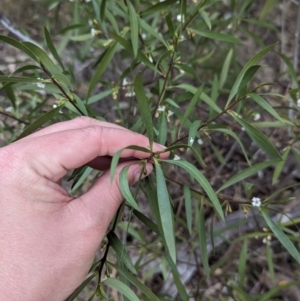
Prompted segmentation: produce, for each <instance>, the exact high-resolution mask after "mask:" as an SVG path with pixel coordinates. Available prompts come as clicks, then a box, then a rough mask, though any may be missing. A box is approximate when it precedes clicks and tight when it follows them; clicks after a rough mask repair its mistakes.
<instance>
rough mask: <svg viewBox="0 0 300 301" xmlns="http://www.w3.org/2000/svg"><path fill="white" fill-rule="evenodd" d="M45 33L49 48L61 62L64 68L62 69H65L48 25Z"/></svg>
mask: <svg viewBox="0 0 300 301" xmlns="http://www.w3.org/2000/svg"><path fill="white" fill-rule="evenodd" d="M44 34H45V38H46V42H47V46H48V48H49V50H50V51H51V53H52V55H53V57H54V58H55V59H56V61H57V62H58V63H59V65H60V67H61V68H62V70H65V68H64V65H63V63H62V61H61V59H60V57H59V55H58V53H57V50H56V48H55V46H54V44H53V42H52V39H51V36H50V33H49V31H48V29H47V27H44Z"/></svg>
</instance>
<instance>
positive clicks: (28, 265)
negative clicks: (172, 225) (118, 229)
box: [0, 118, 169, 301]
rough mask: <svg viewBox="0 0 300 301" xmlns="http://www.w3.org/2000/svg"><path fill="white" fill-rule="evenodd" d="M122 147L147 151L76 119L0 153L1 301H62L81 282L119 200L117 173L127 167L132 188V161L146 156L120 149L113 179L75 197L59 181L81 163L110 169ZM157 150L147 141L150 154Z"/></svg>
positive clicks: (103, 126) (104, 126)
mask: <svg viewBox="0 0 300 301" xmlns="http://www.w3.org/2000/svg"><path fill="white" fill-rule="evenodd" d="M128 145H138V146H141V147H144V148H148V147H149V140H148V138H147V137H145V136H143V135H140V134H137V133H133V132H131V131H129V130H127V129H124V128H122V127H119V126H115V125H112V124H109V123H102V122H100V123H99V122H98V121H96V122H95V121H91V120H90V119H89V118H82V119H75V120H73V121H67V122H62V123H59V124H56V125H53V126H51V127H48V128H45V129H43V130H41V131H39V132H36V133H34V134H32V135H29V136H28V137H26V138H24V139H21V140H19V141H17V142H15V143H12V144H11V145H9V146H6V147H3V148H0V170H1V172H0V185H1V187H0V245H1V252H0V266H1V269H0V300H10V301H19V300H23V301H32V300H39V301H49V300H51V301H61V300H65V299H66V298H67V297H68V296H69V295H70V294H71V293H72V291H74V290H75V289H76V287H78V286H79V285H80V284H81V283H82V281H84V279H85V278H86V275H87V273H88V271H89V268H90V266H91V264H92V262H93V258H94V256H95V252H96V250H97V248H98V246H99V244H100V242H101V240H102V239H103V237H104V236H105V234H106V231H107V228H108V226H109V224H110V222H111V220H112V218H113V217H114V215H115V213H116V211H117V209H118V208H119V206H120V204H121V203H122V201H123V196H122V194H121V192H120V188H119V174H120V172H121V170H122V168H124V167H125V166H127V165H130V168H129V170H128V175H127V176H128V181H129V185H132V184H133V183H134V182H136V180H137V179H138V178H139V176H140V175H141V171H142V170H141V168H142V166H141V165H140V164H139V163H137V161H138V162H139V161H140V160H132V159H134V158H139V159H140V158H148V157H149V155H150V154H149V153H146V152H141V151H136V150H131V149H126V150H124V151H123V152H122V154H121V159H120V163H119V164H118V166H117V169H116V173H115V177H114V178H113V181H112V182H111V180H110V172H109V170H107V171H105V172H104V173H103V175H102V176H101V177H100V178H99V179H97V181H96V182H95V183H94V185H93V186H92V187H91V188H90V190H89V191H87V192H86V193H85V194H83V195H81V196H79V197H77V198H73V197H71V196H70V195H69V194H68V192H67V191H66V190H65V189H64V188H63V187H61V185H60V184H59V183H60V182H59V180H60V179H61V177H62V176H64V175H65V174H66V172H67V171H68V170H69V169H74V168H77V167H81V166H83V165H85V164H90V165H91V166H94V167H101V168H103V169H107V168H109V166H110V160H111V157H112V156H113V155H114V154H115V153H116V152H117V151H119V150H120V149H123V148H125V147H127V146H128ZM162 149H163V148H162V147H161V146H159V145H157V144H153V151H154V152H156V151H161V150H162ZM168 155H169V153H168V152H165V153H163V154H161V155H160V156H161V158H162V159H163V158H167V157H168ZM128 160H129V161H128ZM122 161H125V162H122ZM146 169H147V174H149V173H150V172H151V171H152V169H153V166H152V164H151V163H147V164H146ZM142 176H144V174H142Z"/></svg>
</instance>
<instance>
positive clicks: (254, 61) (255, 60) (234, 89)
mask: <svg viewBox="0 0 300 301" xmlns="http://www.w3.org/2000/svg"><path fill="white" fill-rule="evenodd" d="M274 47H275V44H274V45H271V46H268V47H266V48H264V49H263V50H262V51H260V52H259V53H258V54H256V55H255V56H254V57H253V58H252V59H250V61H248V62H247V64H246V65H245V66H244V68H243V69H242V71H241V72H240V74H239V75H238V77H237V79H236V80H235V83H234V85H233V87H232V89H231V91H230V94H229V97H228V100H227V104H226V107H228V106H229V104H230V102H231V100H232V99H233V98H234V96H235V95H236V94H237V92H238V91H239V88H240V85H241V82H242V80H243V78H244V75H245V74H246V72H247V70H248V69H249V68H251V67H252V66H254V65H256V64H257V63H258V62H259V60H260V59H261V58H262V57H263V56H265V55H266V54H267V53H268V52H269V51H271V50H272V49H273V48H274Z"/></svg>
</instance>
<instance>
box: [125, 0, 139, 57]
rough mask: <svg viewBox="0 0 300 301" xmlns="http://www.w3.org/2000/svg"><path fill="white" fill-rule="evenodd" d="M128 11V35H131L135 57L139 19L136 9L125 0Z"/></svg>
mask: <svg viewBox="0 0 300 301" xmlns="http://www.w3.org/2000/svg"><path fill="white" fill-rule="evenodd" d="M126 3H127V6H128V11H129V22H130V35H131V43H132V49H133V54H134V57H135V58H136V56H137V53H138V46H139V20H138V17H137V14H136V11H135V9H134V7H133V5H132V4H131V2H130V1H129V0H128V1H127V2H126Z"/></svg>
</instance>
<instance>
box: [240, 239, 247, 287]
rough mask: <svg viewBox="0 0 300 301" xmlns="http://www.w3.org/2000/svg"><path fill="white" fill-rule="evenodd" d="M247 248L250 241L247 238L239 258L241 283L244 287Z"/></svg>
mask: <svg viewBox="0 0 300 301" xmlns="http://www.w3.org/2000/svg"><path fill="white" fill-rule="evenodd" d="M247 250H248V241H247V238H245V239H244V243H243V247H242V250H241V254H240V259H239V283H240V287H244V280H245V275H246V263H247Z"/></svg>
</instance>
